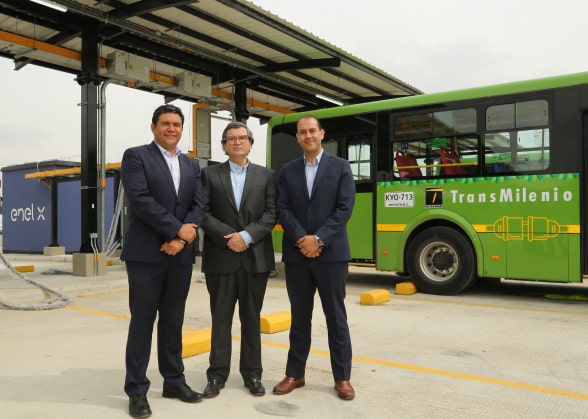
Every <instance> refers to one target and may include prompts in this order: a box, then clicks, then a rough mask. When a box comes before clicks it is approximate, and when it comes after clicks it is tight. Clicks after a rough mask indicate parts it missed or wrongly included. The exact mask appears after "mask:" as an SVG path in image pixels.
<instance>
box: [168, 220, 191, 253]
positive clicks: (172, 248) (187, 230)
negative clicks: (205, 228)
mask: <svg viewBox="0 0 588 419" xmlns="http://www.w3.org/2000/svg"><path fill="white" fill-rule="evenodd" d="M197 234H198V226H197V225H196V224H194V223H186V224H183V225H182V227H180V229H179V230H178V234H177V237H175V238H174V239H172V240H170V241H168V242H165V243H163V244H162V245H161V248H160V249H159V250H161V251H162V252H164V253H167V254H168V255H171V256H174V255H177V254H178V253H179V252H180V251H181V250H183V249H184V247H185V246H186V245H185V244H184V243H182V241H181V240H184V241H185V242H186V243H192V242H193V241H194V240H195V239H196V235H197Z"/></svg>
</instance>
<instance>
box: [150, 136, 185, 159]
mask: <svg viewBox="0 0 588 419" xmlns="http://www.w3.org/2000/svg"><path fill="white" fill-rule="evenodd" d="M153 142H154V143H155V145H156V146H157V148H159V151H161V154H163V155H164V156H166V157H169V158H172V155H171V153H170V152H169V151H167V150H166V149H165V148H163V147H162V146H160V145H159V143H158V142H157V141H155V140H153ZM181 152H182V150H180V149H179V147H176V153H175V154H174V155H173V157H176V156H178V155H179V154H180V153H181Z"/></svg>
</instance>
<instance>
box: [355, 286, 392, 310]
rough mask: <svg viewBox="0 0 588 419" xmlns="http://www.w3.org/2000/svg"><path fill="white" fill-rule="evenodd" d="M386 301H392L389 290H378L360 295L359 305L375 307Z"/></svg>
mask: <svg viewBox="0 0 588 419" xmlns="http://www.w3.org/2000/svg"><path fill="white" fill-rule="evenodd" d="M386 301H390V292H389V291H388V290H382V289H376V290H371V291H365V292H362V293H361V294H359V304H363V305H368V306H375V305H377V304H382V303H385V302H386Z"/></svg>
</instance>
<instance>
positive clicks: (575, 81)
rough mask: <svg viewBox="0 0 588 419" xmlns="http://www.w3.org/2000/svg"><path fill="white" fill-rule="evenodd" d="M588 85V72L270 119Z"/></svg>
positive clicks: (283, 120) (328, 115) (323, 115)
mask: <svg viewBox="0 0 588 419" xmlns="http://www.w3.org/2000/svg"><path fill="white" fill-rule="evenodd" d="M580 84H588V72H582V73H574V74H565V75H559V76H552V77H545V78H538V79H532V80H523V81H515V82H510V83H502V84H495V85H488V86H482V87H472V88H468V89H461V90H452V91H446V92H438V93H428V94H423V95H417V96H407V97H402V98H397V99H386V100H379V101H374V102H366V103H359V104H355V105H346V106H337V107H332V108H325V109H318V110H316V111H309V112H299V113H292V114H287V115H279V116H275V117H273V118H271V119H270V121H269V126H270V127H273V126H275V125H278V124H283V123H290V122H296V121H297V120H298V119H300V117H301V116H303V115H309V114H312V115H315V116H316V117H317V118H331V117H336V116H345V115H354V114H358V113H365V112H377V111H382V110H388V109H399V108H410V107H414V106H421V105H429V104H435V103H444V102H454V101H460V100H467V99H476V98H484V97H491V96H499V95H506V94H513V93H524V92H532V91H537V90H545V89H553V88H558V87H566V86H575V85H580Z"/></svg>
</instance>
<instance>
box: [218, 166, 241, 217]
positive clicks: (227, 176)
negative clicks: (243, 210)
mask: <svg viewBox="0 0 588 419" xmlns="http://www.w3.org/2000/svg"><path fill="white" fill-rule="evenodd" d="M219 172H220V181H221V184H222V186H223V189H224V190H225V194H226V195H227V199H228V200H229V203H230V204H231V206H232V207H233V208H234V209H235V211H239V208H237V203H236V202H235V193H234V192H233V184H232V182H231V166H229V161H228V160H227V161H226V162H224V163H221V166H220V168H219Z"/></svg>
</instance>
